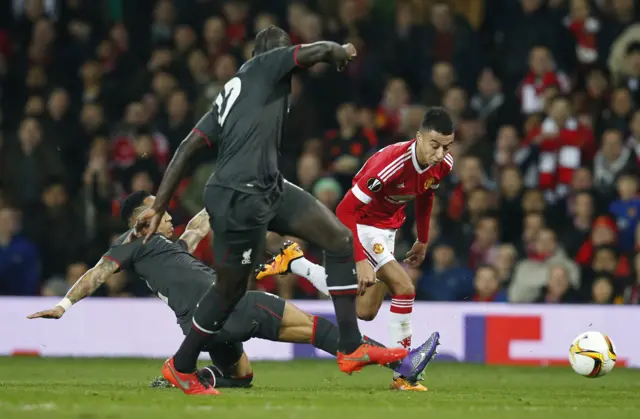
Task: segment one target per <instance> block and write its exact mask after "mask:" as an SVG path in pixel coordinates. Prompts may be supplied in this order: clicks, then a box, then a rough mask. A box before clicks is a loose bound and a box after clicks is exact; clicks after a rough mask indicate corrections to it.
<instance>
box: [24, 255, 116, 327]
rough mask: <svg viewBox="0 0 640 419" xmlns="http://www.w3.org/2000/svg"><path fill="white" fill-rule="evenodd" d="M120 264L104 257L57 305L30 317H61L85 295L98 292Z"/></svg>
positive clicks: (29, 317)
mask: <svg viewBox="0 0 640 419" xmlns="http://www.w3.org/2000/svg"><path fill="white" fill-rule="evenodd" d="M119 267H120V265H118V263H117V262H116V261H114V260H112V259H109V258H105V257H103V258H102V259H100V262H98V264H97V265H96V266H94V267H93V268H91V269H89V270H88V271H87V272H86V273H85V274H84V275H82V276H81V277H80V279H78V281H76V283H75V284H73V286H72V287H71V289H70V290H69V292H67V295H65V296H64V298H63V299H62V301H60V302H59V303H58V304H56V306H55V307H54V308H52V309H49V310H43V311H39V312H37V313H33V314H30V315H28V316H27V318H28V319H59V318H61V317H62V316H63V315H64V313H65V312H66V311H67V310H69V308H70V307H71V306H72V305H73V304H75V303H77V302H78V301H80V300H82V299H83V298H85V297H88V296H89V295H91V294H93V293H94V292H96V290H97V289H98V288H100V285H102V284H104V283H105V281H106V280H107V278H109V276H110V275H111V274H113V273H115V272H116V271H117V270H118V268H119Z"/></svg>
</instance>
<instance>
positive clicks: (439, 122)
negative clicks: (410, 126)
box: [420, 106, 455, 135]
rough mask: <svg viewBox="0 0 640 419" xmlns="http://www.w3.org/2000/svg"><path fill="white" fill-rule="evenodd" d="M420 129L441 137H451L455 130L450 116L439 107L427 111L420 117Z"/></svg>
mask: <svg viewBox="0 0 640 419" xmlns="http://www.w3.org/2000/svg"><path fill="white" fill-rule="evenodd" d="M420 129H421V130H422V131H435V132H437V133H439V134H442V135H451V134H453V131H454V130H455V128H454V125H453V119H451V115H449V112H447V110H446V109H445V108H443V107H441V106H434V107H431V108H429V109H427V111H426V112H425V113H424V116H423V117H422V124H420Z"/></svg>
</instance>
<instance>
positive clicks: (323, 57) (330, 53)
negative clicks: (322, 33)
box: [296, 41, 356, 70]
mask: <svg viewBox="0 0 640 419" xmlns="http://www.w3.org/2000/svg"><path fill="white" fill-rule="evenodd" d="M355 56H356V49H355V47H354V46H353V45H352V44H346V45H340V44H337V43H335V42H331V41H320V42H314V43H313V44H305V45H302V46H301V47H300V48H299V49H298V52H297V54H296V60H297V62H298V64H300V65H301V66H302V67H307V68H308V67H311V66H313V65H314V64H318V63H328V64H334V65H336V66H337V67H338V70H342V69H344V67H345V66H346V65H347V63H348V62H349V61H350V60H351V59H352V58H353V57H355Z"/></svg>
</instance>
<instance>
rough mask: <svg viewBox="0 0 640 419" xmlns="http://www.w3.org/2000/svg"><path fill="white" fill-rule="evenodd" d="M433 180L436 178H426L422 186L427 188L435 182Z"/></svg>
mask: <svg viewBox="0 0 640 419" xmlns="http://www.w3.org/2000/svg"><path fill="white" fill-rule="evenodd" d="M435 181H436V180H435V179H434V178H432V177H430V178H429V179H427V180H426V181H425V182H424V188H425V189H429V188H430V187H431V186H433V184H434V183H435Z"/></svg>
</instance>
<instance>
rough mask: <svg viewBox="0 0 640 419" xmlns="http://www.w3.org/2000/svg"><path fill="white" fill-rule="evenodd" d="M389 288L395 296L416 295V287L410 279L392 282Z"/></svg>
mask: <svg viewBox="0 0 640 419" xmlns="http://www.w3.org/2000/svg"><path fill="white" fill-rule="evenodd" d="M388 286H389V290H390V291H391V293H392V294H393V295H414V294H415V293H416V287H415V286H414V285H413V283H412V282H411V280H410V279H409V278H403V279H401V280H397V281H390V283H389V284H388Z"/></svg>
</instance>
